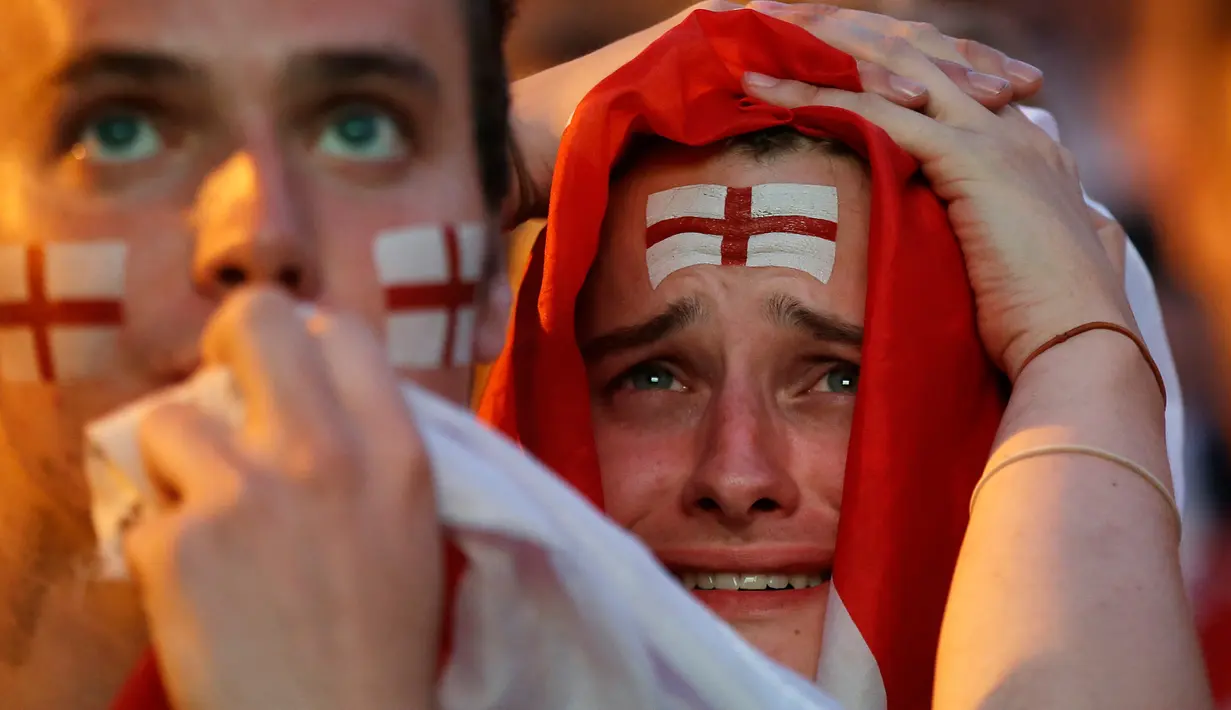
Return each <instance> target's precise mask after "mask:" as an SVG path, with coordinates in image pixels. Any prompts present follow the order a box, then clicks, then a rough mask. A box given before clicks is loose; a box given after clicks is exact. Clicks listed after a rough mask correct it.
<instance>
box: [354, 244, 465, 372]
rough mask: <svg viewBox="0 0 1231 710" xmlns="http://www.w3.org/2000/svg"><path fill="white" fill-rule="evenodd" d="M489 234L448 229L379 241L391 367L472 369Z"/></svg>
mask: <svg viewBox="0 0 1231 710" xmlns="http://www.w3.org/2000/svg"><path fill="white" fill-rule="evenodd" d="M485 234H486V232H485V229H484V226H483V225H482V224H461V225H448V224H445V225H423V226H416V227H409V228H403V229H395V230H390V231H387V232H384V233H382V234H380V235H379V236H378V237H377V238H376V242H375V245H374V247H373V249H374V258H375V260H376V274H377V279H378V280H379V282H380V284H381V286H382V288H383V289H384V293H385V308H386V309H387V311H388V314H387V321H386V333H385V334H386V338H387V341H388V348H389V361H390V363H391V364H392V365H394V366H395V367H403V368H409V369H437V368H446V367H465V366H469V365H470V363H471V345H472V340H473V337H474V323H475V308H474V299H475V295H476V292H477V289H478V286H479V282H480V281H481V280H482V278H483V264H484V258H485V257H486V237H485Z"/></svg>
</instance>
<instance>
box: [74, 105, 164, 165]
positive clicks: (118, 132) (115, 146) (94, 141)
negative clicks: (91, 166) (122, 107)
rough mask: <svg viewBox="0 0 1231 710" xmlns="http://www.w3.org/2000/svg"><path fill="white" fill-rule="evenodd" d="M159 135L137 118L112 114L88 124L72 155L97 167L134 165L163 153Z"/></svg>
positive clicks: (140, 118)
mask: <svg viewBox="0 0 1231 710" xmlns="http://www.w3.org/2000/svg"><path fill="white" fill-rule="evenodd" d="M163 147H164V145H163V139H162V135H160V134H159V132H158V129H157V128H155V127H154V124H153V122H152V121H150V120H149V119H148V118H146V117H144V116H141V115H138V114H123V113H121V114H113V115H110V116H107V117H104V118H100V119H97V120H95V121H91V122H90V123H89V124H88V125H87V126H86V127H85V129H84V130H83V131H82V132H81V135H80V136H79V137H78V139H77V145H76V146H75V147H74V148H73V155H74V156H76V157H77V158H79V159H83V160H93V161H96V162H100V163H134V162H137V161H140V160H146V159H148V158H152V157H154V156H155V155H158V154H159V153H160V152H162V149H163Z"/></svg>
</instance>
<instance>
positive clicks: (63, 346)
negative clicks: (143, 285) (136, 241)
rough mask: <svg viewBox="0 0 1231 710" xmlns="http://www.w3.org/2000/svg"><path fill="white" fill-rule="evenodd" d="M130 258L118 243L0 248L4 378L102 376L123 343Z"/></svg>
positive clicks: (1, 378)
mask: <svg viewBox="0 0 1231 710" xmlns="http://www.w3.org/2000/svg"><path fill="white" fill-rule="evenodd" d="M127 256H128V249H127V246H126V245H125V244H123V243H122V242H114V241H87V242H47V243H42V244H5V245H0V381H4V382H19V383H20V382H66V381H76V380H83V379H90V378H93V377H97V376H99V375H101V374H103V373H105V372H106V371H107V370H108V368H109V367H111V366H112V365H113V364H114V362H115V359H116V355H117V352H118V347H119V335H120V328H121V326H122V325H123V320H124V318H123V316H124V308H123V300H124V282H125V270H126V259H127Z"/></svg>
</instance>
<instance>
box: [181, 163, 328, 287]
mask: <svg viewBox="0 0 1231 710" xmlns="http://www.w3.org/2000/svg"><path fill="white" fill-rule="evenodd" d="M303 207H304V206H303V203H302V200H300V199H299V196H298V195H297V194H296V192H295V190H294V188H293V186H292V184H291V181H290V180H289V179H288V175H287V171H286V169H285V167H284V166H283V165H282V163H281V161H280V160H279V159H278V158H277V157H275V156H269V157H263V158H259V157H258V156H257V155H256V154H255V153H254V152H240V153H236V154H235V155H233V156H232V157H231V158H230V159H229V160H227V161H226V162H225V163H223V164H222V165H220V166H219V167H218V168H217V169H215V170H214V171H213V172H212V173H211V174H210V175H209V176H208V177H207V178H206V180H205V181H204V182H203V183H202V185H201V188H200V190H199V191H198V193H197V198H196V203H195V205H194V207H193V215H192V219H193V226H194V228H195V230H196V236H197V244H196V256H195V264H194V279H195V282H196V286H197V289H198V290H199V291H200V292H201V293H202V294H204V295H206V296H208V297H210V298H215V299H221V298H223V297H224V296H226V295H227V294H228V293H230V292H231V291H233V290H235V289H237V288H239V287H241V286H247V285H272V286H277V287H281V288H284V289H286V290H287V291H289V292H290V293H291V294H293V295H294V296H295V297H297V298H301V299H305V300H310V299H314V298H316V297H317V295H318V294H317V291H318V290H319V287H320V286H319V284H320V275H319V273H318V272H319V269H318V266H317V259H316V258H315V244H314V240H313V239H312V238H311V235H310V234H309V233H308V229H307V222H308V220H307V219H304V217H303V215H302V212H303Z"/></svg>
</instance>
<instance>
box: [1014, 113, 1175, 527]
mask: <svg viewBox="0 0 1231 710" xmlns="http://www.w3.org/2000/svg"><path fill="white" fill-rule="evenodd" d="M1021 109H1022V111H1023V112H1024V113H1025V114H1026V117H1027V118H1029V119H1030V120H1031V121H1032V122H1034V124H1035V125H1036V126H1038V127H1040V128H1042V129H1043V130H1044V131H1046V132H1047V135H1049V136H1051V137H1052V140H1055V141H1056V142H1057V143H1059V142H1061V140H1060V126H1059V124H1057V123H1056V119H1055V117H1054V116H1052V115H1051V114H1050V113H1048V112H1047V111H1044V110H1043V109H1041V108H1035V107H1033V106H1022V107H1021ZM1086 204H1088V205H1090V206H1091V207H1093V208H1094V209H1096V210H1098V211H1099V212H1100V213H1102V214H1103V215H1104V216H1105V217H1107V218H1109V219H1115V216H1114V215H1112V214H1111V211H1110V210H1108V209H1107V208H1106V207H1104V206H1103V205H1101V204H1099V203H1098V202H1095V201H1094V200H1093V199H1092V198H1091V197H1090V196H1089V195H1088V194H1087V195H1086ZM1124 289H1125V291H1126V292H1127V293H1128V303H1129V306H1131V307H1132V309H1133V317H1134V318H1136V319H1137V327H1138V328H1139V329H1140V330H1141V337H1142V338H1143V339H1144V340H1145V341H1146V345H1147V346H1149V348H1150V354H1151V355H1153V356H1154V361H1155V362H1156V363H1157V364H1158V369H1159V371H1161V372H1162V373H1163V382H1164V383H1165V384H1166V385H1167V410H1166V414H1165V417H1166V426H1167V458H1168V460H1169V461H1170V462H1171V480H1172V482H1173V483H1174V485H1175V501H1176V504H1177V505H1179V506H1180V513H1181V514H1183V512H1184V498H1185V490H1186V488H1187V486H1186V485H1185V476H1184V394H1183V393H1182V392H1180V375H1179V373H1178V372H1177V371H1176V368H1175V357H1174V356H1172V354H1171V343H1170V341H1169V340H1168V339H1167V328H1166V324H1165V323H1163V310H1162V306H1161V304H1160V303H1159V301H1158V292H1157V291H1156V290H1155V288H1154V277H1153V276H1151V275H1150V269H1149V267H1147V266H1146V262H1145V259H1143V258H1141V252H1139V251H1137V247H1136V246H1134V245H1133V243H1132V242H1131V241H1130V242H1129V243H1128V250H1127V253H1126V255H1125V263H1124Z"/></svg>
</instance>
